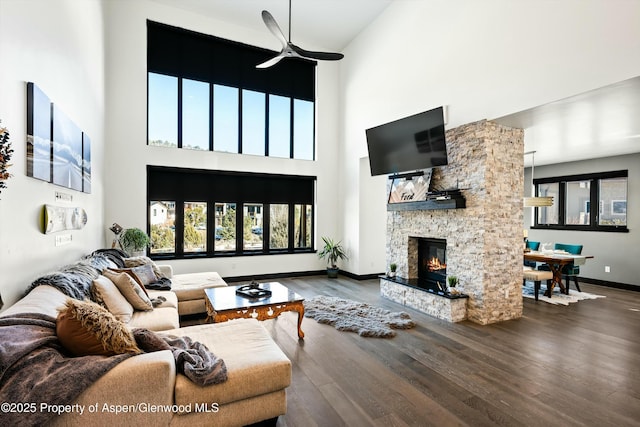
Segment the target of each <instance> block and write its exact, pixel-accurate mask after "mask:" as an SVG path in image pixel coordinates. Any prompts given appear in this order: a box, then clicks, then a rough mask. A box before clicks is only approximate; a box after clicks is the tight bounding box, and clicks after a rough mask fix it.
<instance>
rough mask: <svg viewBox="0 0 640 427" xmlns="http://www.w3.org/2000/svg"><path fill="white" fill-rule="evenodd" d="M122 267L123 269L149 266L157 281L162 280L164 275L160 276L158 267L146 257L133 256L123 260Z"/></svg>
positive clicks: (160, 272)
mask: <svg viewBox="0 0 640 427" xmlns="http://www.w3.org/2000/svg"><path fill="white" fill-rule="evenodd" d="M124 265H125V267H138V266H140V265H150V266H151V268H153V273H154V274H155V275H156V277H157V278H158V279H162V278H163V277H165V276H164V274H162V271H160V267H158V266H157V265H156V263H155V262H153V260H152V259H151V258H149V257H146V256H135V257H130V258H125V259H124Z"/></svg>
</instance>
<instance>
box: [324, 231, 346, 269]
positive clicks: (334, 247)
mask: <svg viewBox="0 0 640 427" xmlns="http://www.w3.org/2000/svg"><path fill="white" fill-rule="evenodd" d="M322 240H323V241H324V247H323V248H322V250H321V251H320V252H318V257H320V258H322V259H326V260H327V265H328V266H329V267H331V268H338V266H337V262H338V259H348V257H347V254H346V253H345V250H344V248H343V247H342V242H336V241H334V240H333V239H331V238H329V237H323V238H322Z"/></svg>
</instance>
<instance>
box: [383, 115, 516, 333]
mask: <svg viewBox="0 0 640 427" xmlns="http://www.w3.org/2000/svg"><path fill="white" fill-rule="evenodd" d="M523 137H524V133H523V131H522V130H521V129H512V128H508V127H505V126H501V125H498V124H497V123H493V122H490V121H486V120H483V121H480V122H475V123H470V124H467V125H463V126H460V127H457V128H455V129H451V130H448V131H447V133H446V138H447V151H448V158H449V164H448V165H447V166H444V167H439V168H435V169H434V170H433V175H432V179H431V188H437V189H456V188H458V189H460V190H462V194H463V195H464V197H465V198H466V207H465V208H462V209H442V210H420V209H416V210H412V209H411V208H407V209H404V208H403V209H402V210H392V209H389V210H388V212H387V248H386V252H387V263H392V262H393V263H396V264H397V265H398V270H397V276H398V279H397V280H393V281H391V280H387V279H381V294H382V295H383V296H384V297H387V298H390V299H392V300H394V301H396V302H400V303H402V304H406V305H407V306H410V307H413V308H416V309H418V310H421V311H424V312H426V313H428V314H431V315H434V316H437V317H440V318H443V319H446V320H449V321H460V320H463V319H469V320H471V321H474V322H476V323H480V324H489V323H495V322H500V321H504V320H509V319H515V318H518V317H521V316H522V222H523V207H522V197H523V188H524V156H523V152H524V139H523ZM407 206H409V204H407ZM421 248H422V249H421ZM425 252H426V255H427V258H433V257H435V258H436V259H437V261H434V262H439V263H440V264H444V268H443V266H442V265H440V266H439V267H438V268H432V269H431V271H429V265H428V263H429V261H431V260H430V259H427V261H426V262H427V266H426V270H427V271H422V270H425V267H423V266H422V265H421V264H422V263H424V260H422V261H419V259H422V258H423V255H424V253H425ZM430 254H431V255H432V256H431V257H429V255H430ZM447 275H455V276H457V277H458V279H459V280H460V284H459V285H458V287H459V288H460V290H461V291H462V292H463V293H464V294H465V295H466V296H468V298H458V299H450V298H446V297H443V296H441V295H438V292H434V290H433V289H431V291H429V290H428V289H423V292H421V290H420V289H419V288H420V287H421V286H423V283H427V282H429V281H431V282H436V283H437V282H440V281H442V286H444V287H446V277H447ZM403 282H404V283H406V284H407V285H408V286H406V287H403ZM416 285H417V286H416ZM423 287H425V288H428V287H429V286H423ZM417 292H421V293H417ZM423 294H426V296H424V295H423ZM432 298H436V299H435V300H431V299H432ZM444 300H447V301H444Z"/></svg>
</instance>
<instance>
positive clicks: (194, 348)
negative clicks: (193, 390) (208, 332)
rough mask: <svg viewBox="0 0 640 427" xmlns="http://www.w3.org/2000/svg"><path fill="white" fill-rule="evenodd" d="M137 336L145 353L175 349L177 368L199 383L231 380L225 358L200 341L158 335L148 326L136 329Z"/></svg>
mask: <svg viewBox="0 0 640 427" xmlns="http://www.w3.org/2000/svg"><path fill="white" fill-rule="evenodd" d="M133 336H134V337H135V339H136V343H137V344H138V347H140V349H141V350H143V351H144V352H147V353H150V352H154V351H161V350H171V352H172V353H173V358H174V359H175V361H176V369H177V371H178V372H179V373H181V374H183V375H184V376H186V377H187V378H189V379H190V380H191V381H192V382H194V383H196V384H198V385H201V386H207V385H211V384H220V383H223V382H225V381H226V380H227V366H226V365H225V364H224V360H222V359H221V358H219V357H217V356H216V355H214V354H213V353H211V351H209V349H208V348H207V346H205V345H204V344H202V343H199V342H198V341H193V340H192V339H191V338H189V337H176V336H172V335H161V334H156V333H155V332H153V331H150V330H148V329H144V328H136V329H134V330H133Z"/></svg>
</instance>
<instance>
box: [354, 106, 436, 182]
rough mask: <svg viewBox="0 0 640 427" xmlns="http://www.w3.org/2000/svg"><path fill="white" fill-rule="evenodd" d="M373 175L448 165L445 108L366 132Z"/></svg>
mask: <svg viewBox="0 0 640 427" xmlns="http://www.w3.org/2000/svg"><path fill="white" fill-rule="evenodd" d="M366 134H367V146H368V148H369V165H370V166H371V175H372V176H375V175H389V174H396V173H401V172H408V171H414V170H420V169H429V168H432V167H434V166H443V165H446V164H447V145H446V141H445V134H444V115H443V109H442V107H438V108H434V109H433V110H429V111H425V112H423V113H418V114H415V115H413V116H409V117H405V118H403V119H399V120H395V121H393V122H390V123H385V124H383V125H380V126H376V127H373V128H371V129H367V131H366Z"/></svg>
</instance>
